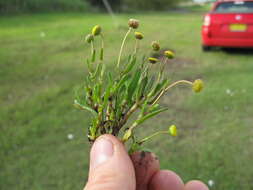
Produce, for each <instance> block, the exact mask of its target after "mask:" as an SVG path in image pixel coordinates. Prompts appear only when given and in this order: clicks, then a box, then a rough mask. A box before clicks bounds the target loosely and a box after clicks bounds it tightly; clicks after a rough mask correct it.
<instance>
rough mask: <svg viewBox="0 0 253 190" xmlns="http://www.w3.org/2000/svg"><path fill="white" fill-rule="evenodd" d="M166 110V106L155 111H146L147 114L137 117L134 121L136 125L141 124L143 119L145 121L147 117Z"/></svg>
mask: <svg viewBox="0 0 253 190" xmlns="http://www.w3.org/2000/svg"><path fill="white" fill-rule="evenodd" d="M166 110H168V108H161V109H159V110H156V111H153V112H151V113H148V114H147V115H145V116H143V117H142V118H140V119H138V120H137V121H135V123H136V124H137V125H140V124H142V123H143V122H144V121H146V120H147V119H149V118H151V117H154V116H156V115H157V114H159V113H161V112H164V111H166Z"/></svg>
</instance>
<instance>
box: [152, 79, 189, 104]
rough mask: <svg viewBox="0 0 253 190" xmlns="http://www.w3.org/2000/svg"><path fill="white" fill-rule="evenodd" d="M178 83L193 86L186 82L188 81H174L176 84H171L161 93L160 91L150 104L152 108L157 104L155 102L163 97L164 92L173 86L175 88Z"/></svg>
mask: <svg viewBox="0 0 253 190" xmlns="http://www.w3.org/2000/svg"><path fill="white" fill-rule="evenodd" d="M180 83H185V84H189V85H192V84H193V83H192V82H191V81H188V80H179V81H176V82H174V83H172V84H171V85H169V86H168V87H167V88H165V89H164V90H163V91H161V93H160V94H159V95H158V96H157V98H156V99H155V100H154V102H153V103H152V106H153V105H155V104H156V103H157V101H158V100H159V99H160V98H161V97H162V96H163V95H164V93H165V92H167V91H168V90H169V89H170V88H172V87H174V86H176V85H178V84H180Z"/></svg>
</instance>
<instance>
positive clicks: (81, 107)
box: [74, 100, 97, 116]
mask: <svg viewBox="0 0 253 190" xmlns="http://www.w3.org/2000/svg"><path fill="white" fill-rule="evenodd" d="M74 106H75V107H76V108H78V109H81V110H87V111H89V112H91V113H92V114H93V115H95V116H97V112H96V111H95V110H93V109H92V108H90V107H89V106H86V105H82V104H80V103H79V102H78V101H77V100H75V101H74Z"/></svg>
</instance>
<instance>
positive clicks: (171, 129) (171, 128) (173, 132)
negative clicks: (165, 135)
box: [168, 125, 177, 137]
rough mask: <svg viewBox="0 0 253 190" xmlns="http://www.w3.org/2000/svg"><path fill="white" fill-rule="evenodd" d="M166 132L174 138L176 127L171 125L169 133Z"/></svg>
mask: <svg viewBox="0 0 253 190" xmlns="http://www.w3.org/2000/svg"><path fill="white" fill-rule="evenodd" d="M168 132H169V134H170V135H171V136H173V137H176V136H177V127H176V125H171V126H170V127H169V131H168Z"/></svg>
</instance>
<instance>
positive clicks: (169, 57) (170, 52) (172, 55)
mask: <svg viewBox="0 0 253 190" xmlns="http://www.w3.org/2000/svg"><path fill="white" fill-rule="evenodd" d="M164 55H165V57H167V58H168V59H173V58H174V57H175V55H174V53H173V52H172V51H169V50H167V51H165V52H164Z"/></svg>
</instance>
